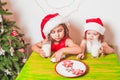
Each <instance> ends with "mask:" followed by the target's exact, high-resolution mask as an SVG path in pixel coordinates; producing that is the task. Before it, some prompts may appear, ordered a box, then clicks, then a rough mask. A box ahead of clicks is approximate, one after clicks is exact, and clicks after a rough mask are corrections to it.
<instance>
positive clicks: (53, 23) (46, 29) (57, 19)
mask: <svg viewBox="0 0 120 80" xmlns="http://www.w3.org/2000/svg"><path fill="white" fill-rule="evenodd" d="M61 23H63V18H62V17H61V16H56V17H55V18H52V19H50V20H49V21H48V22H47V23H46V24H45V26H44V29H43V32H44V34H45V35H46V36H47V35H48V34H49V33H50V31H51V30H52V29H54V28H55V27H57V26H58V25H59V24H61Z"/></svg>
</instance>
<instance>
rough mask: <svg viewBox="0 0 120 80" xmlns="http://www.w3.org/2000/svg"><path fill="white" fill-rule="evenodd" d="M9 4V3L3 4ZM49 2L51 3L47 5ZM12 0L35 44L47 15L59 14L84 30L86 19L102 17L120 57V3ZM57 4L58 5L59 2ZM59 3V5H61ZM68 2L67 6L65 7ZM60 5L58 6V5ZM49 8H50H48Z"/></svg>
mask: <svg viewBox="0 0 120 80" xmlns="http://www.w3.org/2000/svg"><path fill="white" fill-rule="evenodd" d="M3 1H8V0H3ZM46 1H48V2H46ZM52 1H53V2H52V3H53V4H52V3H51V2H49V0H9V1H8V2H9V4H11V5H10V6H11V8H12V10H13V12H15V13H16V17H18V19H19V20H18V22H19V24H20V25H21V27H22V29H24V30H25V32H26V35H27V36H28V37H30V39H31V43H32V44H34V43H36V42H38V41H40V40H41V39H42V38H41V34H40V22H41V19H42V18H43V17H44V16H45V15H46V14H47V13H54V12H59V13H60V14H61V15H62V16H64V17H66V18H69V19H71V20H72V21H73V22H74V23H75V24H76V25H77V26H78V27H79V29H80V30H81V32H82V29H83V27H82V25H83V24H84V23H85V19H87V18H91V17H100V18H101V19H102V20H103V22H104V24H105V27H106V29H107V31H106V33H105V39H106V41H107V42H108V43H110V44H113V45H115V46H116V49H117V51H118V54H120V50H119V48H120V45H119V44H120V38H119V34H120V28H119V27H120V23H119V19H120V10H119V7H120V0H58V1H57V0H52ZM56 1H57V2H56ZM58 2H59V4H60V5H59V4H58ZM63 2H64V3H63ZM55 3H56V4H57V5H54V4H55ZM48 4H49V5H48ZM62 6H63V7H62Z"/></svg>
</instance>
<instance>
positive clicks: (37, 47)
mask: <svg viewBox="0 0 120 80" xmlns="http://www.w3.org/2000/svg"><path fill="white" fill-rule="evenodd" d="M45 41H46V40H43V41H41V42H38V43H36V44H34V45H32V47H31V48H32V50H33V51H34V52H36V53H39V54H40V55H41V56H42V57H45V53H44V51H43V50H42V49H41V48H42V43H44V42H45Z"/></svg>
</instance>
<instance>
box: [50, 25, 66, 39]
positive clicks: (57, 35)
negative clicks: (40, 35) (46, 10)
mask: <svg viewBox="0 0 120 80" xmlns="http://www.w3.org/2000/svg"><path fill="white" fill-rule="evenodd" d="M64 34H65V30H64V28H63V26H62V25H60V26H58V27H56V28H54V29H53V30H52V31H51V33H50V36H51V38H52V39H53V40H55V41H60V40H61V39H63V37H64Z"/></svg>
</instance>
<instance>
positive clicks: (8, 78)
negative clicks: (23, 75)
mask: <svg viewBox="0 0 120 80" xmlns="http://www.w3.org/2000/svg"><path fill="white" fill-rule="evenodd" d="M5 5H6V2H1V1H0V80H15V78H16V77H17V75H18V74H19V72H20V70H21V69H22V67H23V65H24V63H25V61H26V59H27V58H26V56H27V53H26V50H25V49H26V47H27V45H28V43H26V42H25V40H24V34H22V33H21V32H20V28H19V27H17V26H16V22H15V21H10V20H9V19H6V18H5V16H8V15H12V13H11V12H9V11H8V10H7V9H6V10H5V9H4V8H3V6H5Z"/></svg>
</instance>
